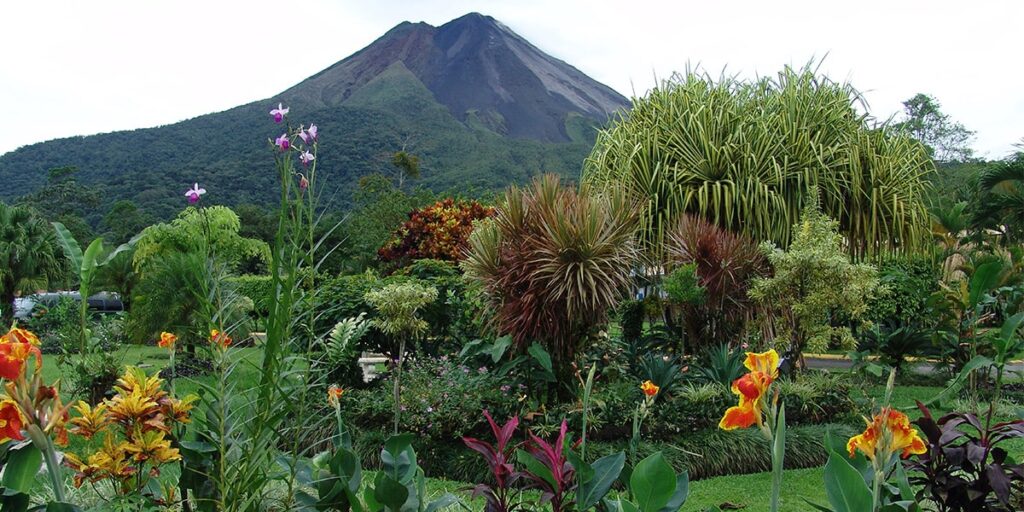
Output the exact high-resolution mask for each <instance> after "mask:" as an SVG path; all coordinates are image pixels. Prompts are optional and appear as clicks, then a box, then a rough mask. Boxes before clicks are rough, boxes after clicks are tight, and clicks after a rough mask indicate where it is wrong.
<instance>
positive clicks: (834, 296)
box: [750, 201, 878, 361]
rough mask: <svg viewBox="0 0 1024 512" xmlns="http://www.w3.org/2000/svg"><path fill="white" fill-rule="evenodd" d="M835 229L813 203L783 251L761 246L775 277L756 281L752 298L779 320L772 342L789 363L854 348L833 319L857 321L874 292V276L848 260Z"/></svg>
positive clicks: (866, 267) (848, 334) (868, 268)
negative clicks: (803, 356) (808, 353)
mask: <svg viewBox="0 0 1024 512" xmlns="http://www.w3.org/2000/svg"><path fill="white" fill-rule="evenodd" d="M838 228H839V224H838V222H836V221H834V220H832V219H830V218H829V217H828V216H827V215H825V214H824V213H823V212H822V211H821V209H820V208H818V205H817V202H816V201H811V202H809V203H808V205H807V208H806V209H805V210H804V213H803V217H802V218H801V221H800V222H799V223H797V224H796V225H794V226H793V232H794V239H793V243H792V244H790V246H789V248H788V249H787V250H785V251H783V250H781V249H778V248H776V247H775V246H774V245H773V244H772V243H770V242H766V243H765V244H764V245H763V250H764V251H765V254H766V255H767V258H768V261H769V262H770V263H771V264H772V267H773V268H774V275H772V276H771V277H768V278H758V279H755V280H754V282H753V285H752V287H751V289H750V296H751V297H752V298H753V299H754V300H755V301H757V302H758V303H760V304H761V305H762V306H764V307H766V308H769V309H770V310H771V311H772V312H773V313H774V314H775V315H777V316H778V317H780V318H781V320H782V321H781V324H782V329H781V332H778V333H777V338H776V339H775V343H776V344H777V345H779V346H780V347H781V348H782V349H783V350H785V351H786V358H787V359H789V360H792V361H795V360H799V359H800V357H801V354H802V353H803V351H804V350H806V349H810V350H814V351H823V350H826V349H827V348H828V347H829V345H830V344H832V343H838V344H839V345H840V346H843V347H846V348H848V349H852V348H853V346H854V344H855V340H854V339H853V335H852V334H851V332H850V328H849V326H847V325H841V326H835V325H833V321H832V319H833V317H834V316H835V315H837V314H842V315H845V316H846V317H848V318H850V319H851V320H854V321H857V320H860V319H861V318H862V317H863V316H864V314H865V313H866V312H867V308H868V303H869V301H870V300H871V297H872V296H874V294H875V292H876V290H877V289H878V276H877V274H878V271H877V270H876V269H875V268H874V267H873V266H871V265H868V264H865V263H859V264H857V263H852V262H851V261H850V256H849V254H848V253H847V252H846V251H845V250H844V249H843V246H844V243H845V242H844V239H843V236H842V235H841V234H839V230H838Z"/></svg>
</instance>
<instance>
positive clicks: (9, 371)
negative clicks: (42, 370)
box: [0, 336, 43, 380]
mask: <svg viewBox="0 0 1024 512" xmlns="http://www.w3.org/2000/svg"><path fill="white" fill-rule="evenodd" d="M4 339H5V340H6V339H7V338H6V336H5V337H4ZM33 354H35V356H36V367H37V368H38V367H40V366H42V363H43V360H42V354H41V353H40V352H39V347H36V346H35V345H32V344H31V343H10V342H6V343H0V377H2V378H5V379H7V380H15V379H17V378H18V377H20V376H21V372H22V371H23V370H24V368H25V361H26V360H28V358H29V356H30V355H33Z"/></svg>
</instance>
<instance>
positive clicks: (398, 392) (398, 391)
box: [394, 336, 405, 436]
mask: <svg viewBox="0 0 1024 512" xmlns="http://www.w3.org/2000/svg"><path fill="white" fill-rule="evenodd" d="M404 355H405V337H404V336H403V337H402V341H400V342H399V343H398V371H397V373H396V374H395V385H394V395H395V435H396V436H397V435H398V425H399V416H401V414H402V400H401V398H402V358H403V356H404Z"/></svg>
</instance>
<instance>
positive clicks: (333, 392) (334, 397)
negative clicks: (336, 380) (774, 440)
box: [327, 384, 345, 407]
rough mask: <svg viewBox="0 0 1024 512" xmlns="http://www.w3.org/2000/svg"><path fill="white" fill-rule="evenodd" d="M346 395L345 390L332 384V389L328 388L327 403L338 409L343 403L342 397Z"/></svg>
mask: <svg viewBox="0 0 1024 512" xmlns="http://www.w3.org/2000/svg"><path fill="white" fill-rule="evenodd" d="M343 394H345V390H344V389H343V388H341V387H340V386H338V385H336V384H331V387H329V388H327V403H329V404H331V406H333V407H337V406H338V404H339V403H341V395H343Z"/></svg>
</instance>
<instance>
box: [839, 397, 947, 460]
mask: <svg viewBox="0 0 1024 512" xmlns="http://www.w3.org/2000/svg"><path fill="white" fill-rule="evenodd" d="M864 421H865V423H867V428H865V429H864V432H863V433H860V434H857V435H855V436H853V437H851V438H850V440H849V441H848V442H847V443H846V449H847V450H848V451H849V452H850V457H853V456H854V455H855V454H856V453H857V450H860V451H861V452H862V453H864V455H865V456H867V458H869V459H872V460H873V459H874V458H875V456H876V455H878V454H881V455H882V456H883V457H888V454H891V453H900V455H901V456H902V457H903V458H904V459H905V458H907V457H909V456H910V455H911V454H913V455H920V454H922V453H925V452H927V451H928V446H927V445H925V444H924V441H923V440H922V439H921V438H920V437H919V436H918V435H917V429H914V428H912V427H911V426H910V418H908V417H907V415H906V414H903V413H902V412H900V411H897V410H894V409H892V408H889V407H886V408H884V409H882V410H881V411H880V412H879V413H878V414H876V415H875V416H874V418H872V419H871V420H870V421H868V420H867V418H865V419H864ZM886 434H888V435H886ZM886 440H888V443H889V444H888V446H886V445H885V444H884V443H885V441H886ZM880 445H881V446H880Z"/></svg>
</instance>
